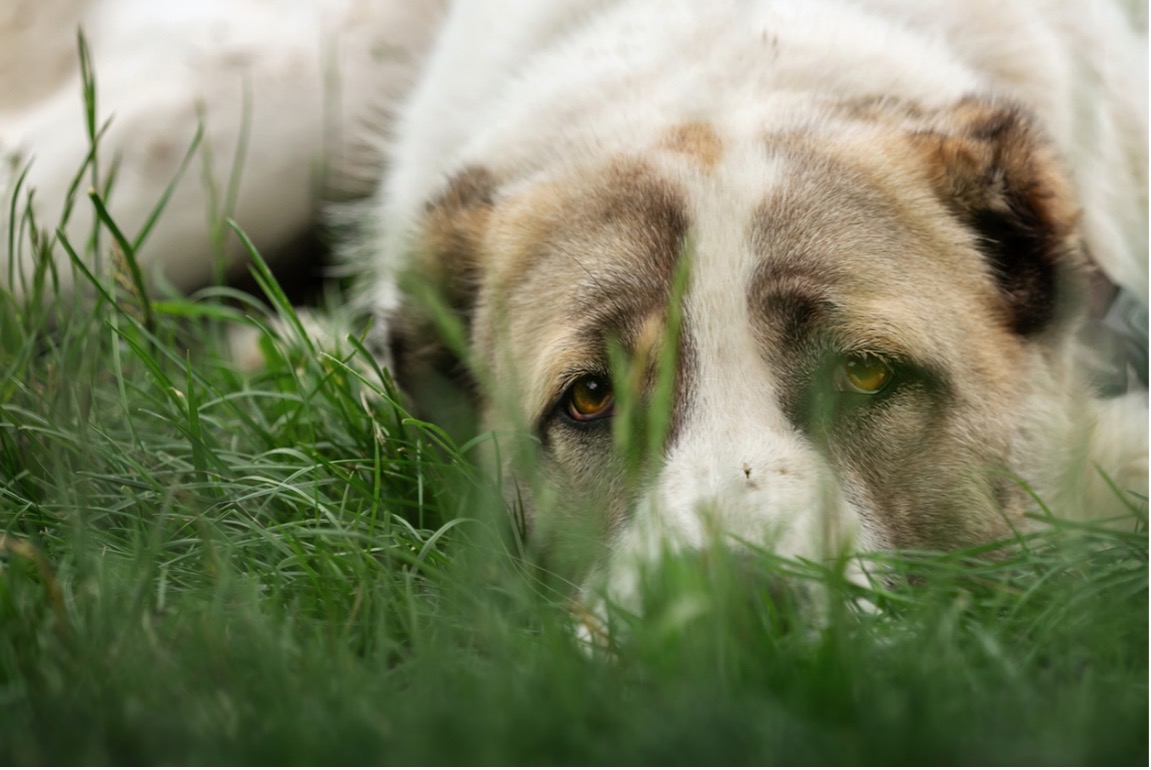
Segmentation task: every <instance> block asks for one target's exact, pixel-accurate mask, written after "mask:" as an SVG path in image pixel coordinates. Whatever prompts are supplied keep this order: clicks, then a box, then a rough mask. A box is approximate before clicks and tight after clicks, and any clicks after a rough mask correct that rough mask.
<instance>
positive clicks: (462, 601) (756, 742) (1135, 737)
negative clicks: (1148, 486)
mask: <svg viewBox="0 0 1151 770" xmlns="http://www.w3.org/2000/svg"><path fill="white" fill-rule="evenodd" d="M93 133H94V135H95V133H96V131H95V130H93ZM83 173H84V174H85V175H87V174H89V173H91V169H90V168H89V169H85V170H83ZM79 178H80V176H78V179H79ZM85 178H86V177H85ZM105 181H106V180H101V179H96V180H95V182H96V183H95V184H93V185H92V187H93V188H94V189H97V190H103V189H106V183H105ZM85 186H86V185H80V187H85ZM78 189H79V188H78ZM26 193H27V191H21V193H20V194H19V195H18V197H17V200H15V201H13V202H12V203H11V206H12V208H11V210H12V211H13V212H18V211H20V210H21V205H22V202H23V201H24V200H26V198H25V197H22V196H26ZM101 201H102V198H101V195H100V194H96V195H95V197H94V200H87V199H85V198H84V196H83V194H82V193H81V194H79V195H78V199H77V201H76V205H77V206H79V205H94V206H96V207H97V209H100V205H101ZM12 219H13V221H14V222H15V225H14V227H16V228H20V227H23V228H31V227H40V228H41V232H42V237H41V238H40V239H39V241H38V245H37V248H39V249H41V250H43V251H44V253H48V252H49V251H52V252H54V253H56V254H57V255H66V254H67V253H68V252H72V253H74V254H76V255H79V254H83V253H84V252H85V250H86V249H89V248H92V246H93V243H95V242H96V240H98V242H99V243H100V244H101V246H100V248H101V249H103V250H104V251H105V252H106V253H107V254H108V255H110V256H109V258H108V259H106V260H105V261H106V262H110V263H111V264H112V268H111V270H110V271H109V274H108V275H96V276H91V277H90V278H89V277H88V276H86V275H85V274H84V271H83V270H82V269H80V268H79V266H78V263H79V262H80V261H82V260H78V259H77V260H67V261H65V262H64V263H63V265H64V267H62V268H61V269H67V270H73V271H76V273H77V280H78V282H79V283H80V284H82V285H85V286H87V287H89V288H88V289H87V290H86V291H84V292H83V293H82V296H81V297H79V298H77V299H75V300H74V301H70V302H68V303H64V305H65V306H66V307H61V306H60V305H59V304H55V303H53V302H51V301H50V299H49V296H50V294H51V286H52V284H53V271H52V270H51V269H49V268H48V267H47V265H48V261H47V260H45V261H44V262H43V264H44V265H45V269H44V270H43V271H41V273H40V274H39V275H38V276H36V277H35V278H34V279H33V280H32V281H31V282H29V283H28V284H27V285H25V286H24V288H23V289H22V290H21V292H20V293H19V294H20V295H19V296H17V295H16V294H15V293H13V292H10V291H3V292H0V537H2V540H0V761H2V762H4V763H6V764H89V763H96V764H100V763H113V764H134V763H143V764H214V763H219V764H237V763H238V764H245V763H261V764H278V763H284V764H298V763H305V764H341V763H354V764H441V763H442V764H452V763H467V764H485V763H500V764H522V763H528V764H533V763H539V764H573V763H574V764H585V763H586V764H593V763H611V764H631V763H641V764H774V763H786V764H825V763H826V764H841V763H849V764H869V763H881V764H950V763H959V764H984V763H989V764H1024V763H1035V764H1119V765H1146V764H1147V762H1148V692H1147V686H1148V564H1147V545H1148V543H1147V529H1146V526H1145V525H1146V519H1145V515H1144V514H1142V513H1140V512H1139V511H1133V512H1132V517H1131V519H1130V521H1127V522H1122V523H1121V525H1120V526H1112V527H1104V526H1099V525H1083V524H1072V523H1067V522H1055V521H1049V522H1048V524H1049V526H1048V527H1047V529H1046V530H1045V531H1044V532H1043V533H1041V534H1032V535H1026V536H1023V535H1021V536H1019V537H1018V538H1016V539H1015V540H1013V541H1011V542H1009V543H1001V544H994V545H993V546H991V547H988V548H986V549H981V550H975V551H969V552H964V553H953V554H927V553H917V554H887V555H879V556H876V561H877V562H878V563H879V564H880V565H881V566H882V567H883V568H884V570H885V574H886V578H885V579H883V580H877V581H876V583H875V585H874V586H872V587H871V588H861V587H858V586H849V585H845V584H844V582H843V581H842V580H841V578H840V574H839V572H838V571H837V570H836V569H835V568H825V567H822V566H820V565H804V564H785V563H781V562H779V561H778V560H774V559H772V558H771V557H770V556H769V555H767V554H765V555H763V557H762V559H761V561H762V562H763V564H762V565H761V566H762V569H764V570H768V571H773V572H779V571H781V570H782V571H787V572H789V573H794V574H795V576H794V577H793V578H792V580H793V582H794V584H804V583H807V584H811V585H808V588H809V589H811V591H810V592H814V593H817V594H819V595H821V596H824V597H825V601H823V602H822V603H820V605H819V608H816V607H813V605H812V604H810V603H804V602H795V603H792V602H786V601H784V602H779V603H777V602H774V601H773V600H772V599H771V598H770V597H768V596H766V595H760V594H759V593H757V592H756V591H755V590H754V589H753V588H752V587H751V585H750V584H748V583H746V582H743V581H740V580H739V579H738V578H733V573H732V572H731V571H727V570H725V569H724V565H723V563H722V562H723V558H722V555H718V557H717V558H716V559H713V560H709V561H708V563H707V564H688V563H684V564H679V563H676V564H672V565H669V567H668V569H667V570H666V571H665V572H663V573H661V574H660V575H658V576H656V579H655V580H654V581H653V585H652V586H651V589H650V591H649V593H648V595H647V596H646V597H645V607H646V612H645V613H644V616H643V617H642V618H636V619H634V620H633V621H632V622H631V623H630V624H628V625H627V627H626V628H625V629H623V630H622V631H621V632H620V633H619V634H618V635H617V636H616V637H615V638H614V639H613V640H612V644H611V647H610V649H609V650H607V651H596V650H589V649H587V648H586V647H584V646H583V645H582V643H581V642H580V641H578V638H577V636H576V634H574V633H573V628H572V626H573V621H572V615H571V612H570V603H569V599H570V592H569V591H567V590H566V589H565V587H564V585H563V584H562V582H561V581H558V580H556V579H554V578H550V577H549V576H548V575H547V574H546V572H545V571H544V570H542V569H541V568H540V567H539V565H537V564H535V563H534V561H533V559H532V557H531V554H530V551H527V550H525V548H524V546H523V545H522V544H521V543H520V542H519V541H518V540H517V538H516V537H515V536H514V534H515V528H514V527H513V526H511V524H510V521H511V518H512V517H511V514H510V513H509V511H508V509H507V507H506V506H505V505H504V504H503V503H501V502H499V501H498V500H499V496H498V495H496V494H493V490H492V486H493V484H492V482H490V481H489V480H487V478H486V476H485V474H484V473H483V472H482V471H481V470H479V469H477V468H476V467H475V466H474V465H473V464H472V462H471V461H470V459H469V458H470V457H471V455H472V454H473V451H472V450H473V449H474V445H475V444H477V443H478V442H482V441H485V440H490V438H487V437H483V436H481V437H477V438H476V439H475V440H474V441H471V442H469V443H468V444H464V445H459V444H457V443H456V441H455V440H454V439H453V438H451V437H450V436H449V435H447V434H446V433H445V432H443V431H441V430H440V429H438V428H437V427H436V426H434V425H430V424H427V423H424V422H421V421H420V420H418V419H415V418H414V417H412V416H411V415H410V414H409V413H408V412H407V411H406V410H405V408H404V406H403V399H402V398H401V397H400V396H399V395H398V394H397V392H396V390H395V388H394V385H393V383H392V382H391V380H390V379H389V377H388V375H387V373H386V372H382V371H380V370H379V369H378V368H377V367H375V366H374V365H373V363H372V362H371V359H370V357H369V356H367V354H366V352H365V351H364V350H363V349H362V347H361V346H359V345H358V343H357V342H356V341H355V339H353V340H351V341H349V342H348V343H347V344H346V346H345V347H344V350H345V352H344V353H341V354H339V355H334V354H331V353H329V352H325V351H323V350H317V349H314V348H313V347H312V346H310V345H309V344H308V343H306V342H304V341H303V340H302V337H301V335H300V334H299V330H298V328H297V327H296V325H295V323H294V320H293V319H294V314H293V311H292V310H291V307H290V305H289V304H288V303H287V301H286V300H285V298H284V297H283V296H282V294H281V293H280V292H279V290H278V288H277V286H276V284H275V280H274V278H273V277H272V275H271V273H270V272H269V271H267V269H266V268H264V267H263V265H262V263H259V262H257V265H256V267H255V268H254V270H255V273H256V276H257V282H258V284H259V285H260V286H261V287H262V291H260V292H256V294H257V295H258V296H250V295H247V294H243V293H241V292H238V291H236V290H230V289H213V290H208V291H205V292H202V293H200V294H199V295H197V296H194V297H192V298H186V299H185V298H178V297H174V296H160V295H158V294H157V293H156V292H152V295H150V294H149V293H148V292H147V291H146V290H145V289H144V285H143V282H142V280H140V275H139V271H138V269H137V267H136V265H135V259H134V244H135V242H136V241H137V237H136V235H137V234H134V233H129V234H122V233H119V232H118V228H116V227H115V225H114V222H113V221H112V220H111V218H110V217H108V216H107V215H106V214H104V213H101V215H100V231H101V233H100V236H99V239H93V240H92V241H90V242H89V243H88V244H79V243H76V244H73V243H68V242H64V241H62V240H61V239H59V238H58V237H56V227H55V224H52V225H51V226H43V225H39V224H37V223H33V222H30V221H29V220H28V219H27V218H24V217H21V216H14V217H13V218H12ZM242 225H243V223H242V222H241V223H239V224H238V225H237V228H238V229H239V230H241V231H242ZM220 226H221V227H224V226H228V225H226V223H224V222H223V220H221V223H220ZM4 237H5V239H6V240H5V245H0V248H7V249H8V250H9V251H11V250H12V249H14V248H16V247H15V246H14V245H13V244H15V243H18V242H19V239H16V238H15V237H14V236H13V235H10V234H4ZM277 316H278V317H279V318H280V319H281V321H280V322H279V323H276V324H271V323H269V321H268V319H269V318H272V317H277ZM236 325H240V326H249V327H253V328H256V329H257V330H258V331H259V334H260V336H261V339H262V347H263V350H264V352H265V355H266V358H267V365H266V366H265V367H263V368H260V369H259V370H257V371H254V372H239V371H237V370H236V368H235V367H234V366H233V365H232V364H231V363H230V359H229V357H228V354H227V352H226V344H225V342H226V339H227V333H228V329H229V327H234V326H236ZM1036 516H1037V517H1040V518H1044V517H1045V514H1044V512H1043V510H1042V506H1041V503H1040V502H1038V501H1037V503H1036ZM993 552H994V555H995V558H992V556H991V554H992V553H993Z"/></svg>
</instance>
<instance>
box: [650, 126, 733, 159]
mask: <svg viewBox="0 0 1151 770" xmlns="http://www.w3.org/2000/svg"><path fill="white" fill-rule="evenodd" d="M659 147H660V148H661V149H664V150H669V151H671V152H675V153H679V154H680V155H684V156H686V157H687V158H689V159H690V160H692V161H693V162H695V163H696V164H698V165H699V166H701V167H702V168H703V169H704V170H710V169H712V168H714V167H715V166H716V165H717V164H718V163H719V161H720V160H721V159H722V158H723V140H722V139H720V138H719V134H717V133H716V132H715V129H714V128H712V127H711V126H710V125H708V124H707V123H703V122H700V121H691V122H688V123H681V124H679V125H677V126H675V127H674V128H672V129H671V130H670V131H668V132H667V134H665V135H664V137H663V140H662V141H661V142H660V144H659Z"/></svg>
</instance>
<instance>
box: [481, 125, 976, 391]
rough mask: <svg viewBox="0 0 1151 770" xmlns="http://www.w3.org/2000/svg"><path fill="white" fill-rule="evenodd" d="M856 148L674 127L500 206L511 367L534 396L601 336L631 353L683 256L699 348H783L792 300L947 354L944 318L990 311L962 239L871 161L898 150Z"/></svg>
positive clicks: (867, 335)
mask: <svg viewBox="0 0 1151 770" xmlns="http://www.w3.org/2000/svg"><path fill="white" fill-rule="evenodd" d="M871 149H872V150H873V151H874V154H875V155H876V157H875V158H873V159H872V160H871V161H864V162H861V161H859V159H858V158H859V155H860V153H859V152H858V148H854V150H855V152H851V151H848V150H842V151H840V149H839V148H836V147H835V146H826V147H813V146H812V145H811V143H810V142H809V141H792V140H790V139H789V138H788V137H778V138H777V137H771V136H764V135H759V136H756V137H753V138H751V139H747V140H744V141H733V140H731V139H730V138H728V137H724V136H723V135H722V133H721V132H719V131H717V130H716V129H715V128H714V127H711V126H708V125H706V124H702V123H684V124H680V125H677V126H673V127H672V128H671V129H669V130H667V131H666V132H664V133H663V135H662V136H661V137H660V139H659V141H657V142H656V143H655V144H654V145H652V146H650V147H648V148H647V150H646V151H645V152H643V153H640V154H629V155H626V156H622V157H617V158H615V159H613V160H611V161H609V162H606V163H600V164H592V165H589V166H586V167H582V168H578V169H575V170H573V171H570V172H568V173H566V174H565V175H560V176H555V177H551V178H549V179H546V180H545V181H542V182H539V183H536V184H533V185H529V186H526V187H525V188H523V189H522V190H520V191H519V192H517V193H516V194H515V195H512V196H511V197H509V198H507V199H505V200H503V201H502V202H501V203H500V204H499V205H498V206H497V210H496V215H495V218H494V225H493V228H492V230H493V234H492V238H491V240H490V242H489V258H490V260H491V261H490V264H489V271H490V273H489V276H490V279H491V284H490V285H491V287H493V294H494V295H496V296H498V297H499V299H498V302H499V304H500V306H501V308H502V309H503V310H502V311H501V312H506V317H505V318H503V319H501V321H500V322H506V323H507V324H508V325H509V327H510V329H511V331H510V334H511V339H510V340H509V342H510V344H511V345H512V346H513V347H515V348H516V349H517V356H519V357H520V358H521V366H525V367H526V368H527V371H526V372H525V373H522V374H521V375H519V376H521V377H524V378H526V381H527V383H528V387H529V389H530V390H531V391H532V392H535V393H540V392H541V391H546V390H547V388H549V387H554V385H552V383H554V381H555V380H556V379H557V377H559V376H560V374H561V373H563V372H567V371H572V370H578V369H579V368H581V367H586V366H588V362H589V361H593V360H597V359H598V360H600V361H602V359H603V357H604V349H603V346H604V344H605V340H606V339H607V338H609V337H614V338H616V339H618V340H620V341H622V342H623V343H624V345H625V346H626V347H631V348H635V347H637V346H639V345H641V344H643V340H644V339H646V338H649V337H650V336H651V329H652V327H653V321H652V319H653V318H655V319H657V320H658V319H662V317H663V313H664V312H665V309H666V304H667V302H668V299H669V296H670V293H671V286H672V283H673V279H674V276H675V274H676V270H677V267H678V266H679V265H680V264H681V260H683V259H687V260H688V262H689V264H688V266H687V269H688V270H689V273H690V279H689V285H688V301H687V306H688V307H689V310H690V311H691V312H689V314H688V317H687V318H686V320H685V324H686V326H685V331H686V333H687V334H688V335H691V336H694V337H695V338H697V339H699V340H700V341H701V342H715V343H716V344H718V343H719V342H721V341H722V340H723V339H724V337H725V335H730V334H731V333H733V332H734V328H733V324H737V323H742V324H743V325H745V326H746V325H750V327H752V328H753V331H754V333H756V334H757V335H758V337H759V339H760V340H766V341H767V342H768V344H769V345H778V344H782V340H780V339H778V338H779V336H780V333H781V330H783V329H786V328H787V327H788V325H789V321H788V319H786V318H783V317H782V316H780V314H779V312H777V311H781V310H786V309H787V308H792V307H795V304H796V301H797V300H805V301H812V302H819V303H821V304H822V305H823V306H825V307H828V308H831V309H832V310H833V311H834V313H833V316H834V318H833V320H834V321H836V322H837V323H838V325H839V326H840V327H842V328H844V329H846V332H845V333H846V334H851V335H854V340H853V341H854V342H855V343H856V344H857V345H859V346H861V347H871V348H878V349H884V348H885V347H887V348H890V347H891V346H893V345H898V349H899V351H900V352H907V353H908V354H909V355H912V356H915V357H919V358H930V357H939V358H947V357H949V356H950V357H954V356H955V355H956V354H957V353H958V348H959V346H960V345H961V341H959V340H958V338H957V337H958V335H957V334H956V333H955V332H956V328H955V326H956V324H959V325H960V326H962V325H963V324H968V323H971V324H977V325H978V324H983V325H984V326H986V319H988V318H994V316H995V311H994V309H993V308H991V306H992V305H993V298H994V292H993V289H992V287H991V284H990V282H989V280H988V277H987V275H986V269H985V268H984V266H982V265H981V264H980V263H979V261H978V260H977V259H975V258H973V257H974V252H973V251H972V250H971V249H970V248H961V247H962V246H963V245H964V244H963V243H962V242H963V241H964V239H965V238H968V239H969V236H967V235H966V234H965V233H964V231H963V229H962V228H961V227H960V226H959V224H958V223H957V222H955V221H953V220H952V219H951V218H950V217H949V216H948V215H947V214H946V212H945V210H944V208H943V207H942V205H941V204H940V203H939V201H938V200H937V199H935V198H933V197H932V196H931V194H930V190H929V189H928V188H927V185H926V183H925V181H924V178H923V177H922V175H921V174H917V172H916V170H915V169H914V167H912V166H910V165H909V164H904V165H903V166H899V164H898V162H893V163H888V160H889V159H888V157H887V156H892V157H897V154H898V148H894V149H893V148H890V147H887V148H884V147H874V148H871ZM885 154H886V155H885ZM879 156H884V157H879ZM968 246H969V244H968ZM989 308H991V309H989ZM966 333H967V334H969V335H975V336H977V337H978V336H980V335H987V334H990V333H993V332H992V331H990V330H988V329H987V328H983V327H980V328H970V329H967V330H966ZM541 398H543V396H541ZM536 406H537V407H540V406H541V405H540V404H537V405H536Z"/></svg>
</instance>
